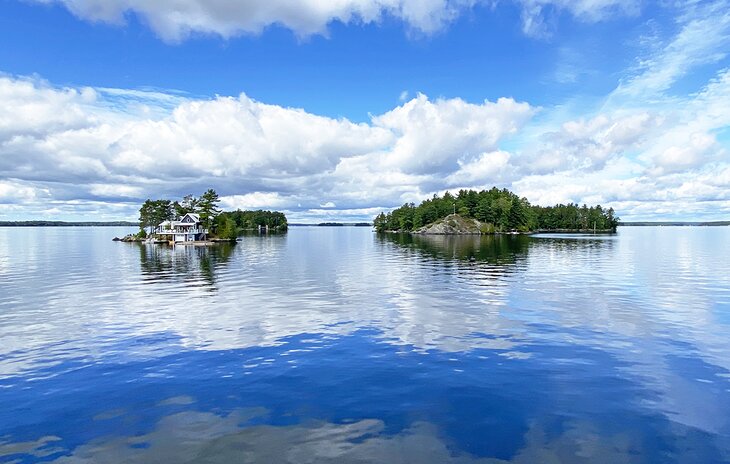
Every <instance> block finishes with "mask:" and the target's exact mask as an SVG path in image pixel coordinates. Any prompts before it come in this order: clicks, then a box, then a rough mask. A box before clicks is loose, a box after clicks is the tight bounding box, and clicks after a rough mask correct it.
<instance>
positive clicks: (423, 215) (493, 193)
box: [373, 187, 619, 232]
mask: <svg viewBox="0 0 730 464" xmlns="http://www.w3.org/2000/svg"><path fill="white" fill-rule="evenodd" d="M454 212H456V213H458V214H460V215H461V216H464V217H469V218H474V219H477V220H478V221H480V222H482V223H485V224H487V230H489V231H492V232H508V231H512V230H516V231H523V232H526V231H531V230H559V229H568V230H590V229H595V230H613V231H615V230H616V226H618V221H619V219H618V217H617V216H616V215H615V213H614V210H613V208H609V209H604V208H602V207H601V206H600V205H597V206H591V207H588V206H587V205H583V206H578V205H577V204H574V203H568V204H567V205H563V204H559V205H555V206H548V207H544V206H533V205H531V204H530V202H529V201H527V198H524V197H523V198H520V197H519V196H517V195H515V194H514V193H512V192H510V191H509V190H507V189H502V190H500V189H498V188H496V187H492V188H491V189H490V190H482V191H475V190H460V191H459V193H458V194H457V195H456V196H454V195H452V194H451V193H449V192H446V193H445V194H444V196H443V197H439V196H438V195H434V196H433V198H429V199H428V200H425V201H423V202H422V203H421V204H420V205H418V206H416V205H415V204H414V203H406V204H404V205H403V206H401V207H400V208H396V209H394V210H393V211H391V212H390V213H380V214H379V215H378V216H377V217H376V218H375V219H374V221H373V226H374V227H375V229H376V230H377V231H379V232H383V231H388V230H391V231H403V232H410V231H413V230H416V229H418V228H420V227H422V226H425V225H428V224H430V223H432V222H434V221H436V220H438V219H441V218H444V217H446V216H448V215H449V214H452V213H454Z"/></svg>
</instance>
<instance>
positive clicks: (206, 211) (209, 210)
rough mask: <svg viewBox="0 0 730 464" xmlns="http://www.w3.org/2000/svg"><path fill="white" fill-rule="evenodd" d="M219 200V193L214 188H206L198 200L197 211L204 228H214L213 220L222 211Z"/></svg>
mask: <svg viewBox="0 0 730 464" xmlns="http://www.w3.org/2000/svg"><path fill="white" fill-rule="evenodd" d="M219 202H220V199H219V198H218V194H217V193H216V192H215V190H213V189H208V190H206V191H205V193H204V194H202V195H201V196H200V198H199V199H198V200H197V205H196V212H197V213H198V214H199V215H200V222H201V223H202V224H203V227H204V228H206V229H212V228H213V220H214V219H215V218H216V216H218V214H220V212H221V210H220V209H219V208H218V203H219Z"/></svg>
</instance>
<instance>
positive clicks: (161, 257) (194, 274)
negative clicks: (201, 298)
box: [139, 243, 235, 290]
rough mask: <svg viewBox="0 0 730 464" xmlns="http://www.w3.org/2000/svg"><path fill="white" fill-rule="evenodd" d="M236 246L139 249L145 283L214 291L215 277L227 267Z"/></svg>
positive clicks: (143, 246)
mask: <svg viewBox="0 0 730 464" xmlns="http://www.w3.org/2000/svg"><path fill="white" fill-rule="evenodd" d="M234 250H235V243H218V244H215V245H211V246H181V245H177V246H168V245H159V244H158V245H148V244H141V245H139V253H140V260H139V261H140V265H141V267H142V275H143V277H144V281H145V282H149V283H154V282H158V281H161V280H166V281H170V280H172V281H179V282H186V283H197V284H202V285H204V286H207V287H209V288H210V289H211V290H214V289H215V281H216V273H217V272H218V271H219V270H220V269H221V267H222V266H225V265H226V264H227V263H228V262H229V260H230V259H231V256H232V255H233V252H234Z"/></svg>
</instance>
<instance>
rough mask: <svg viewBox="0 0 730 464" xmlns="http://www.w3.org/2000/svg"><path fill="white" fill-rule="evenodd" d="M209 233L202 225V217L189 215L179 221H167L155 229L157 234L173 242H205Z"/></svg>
mask: <svg viewBox="0 0 730 464" xmlns="http://www.w3.org/2000/svg"><path fill="white" fill-rule="evenodd" d="M207 233H208V230H207V229H203V228H202V225H201V223H200V216H198V215H197V214H192V213H188V214H186V215H185V216H183V217H182V218H180V220H179V221H165V222H163V223H161V224H160V225H159V226H157V228H156V229H155V234H157V235H158V236H161V237H163V238H165V239H166V240H170V241H171V242H193V241H195V240H203V239H204V238H205V235H206V234H207Z"/></svg>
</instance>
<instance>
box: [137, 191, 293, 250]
mask: <svg viewBox="0 0 730 464" xmlns="http://www.w3.org/2000/svg"><path fill="white" fill-rule="evenodd" d="M219 203H220V197H219V196H218V193H216V191H215V190H213V189H208V190H206V191H205V192H204V193H203V194H202V195H200V196H199V197H195V196H193V195H186V196H185V197H183V199H182V200H181V201H174V202H173V201H170V200H150V199H147V200H146V201H145V202H144V203H143V204H142V207H141V208H140V209H139V225H140V228H141V229H142V230H143V231H144V229H145V228H150V229H152V228H154V227H157V226H158V225H159V224H160V223H162V222H164V221H171V220H175V219H179V218H182V217H183V216H185V214H187V213H194V214H197V215H198V216H200V222H201V223H202V224H203V227H204V228H206V229H208V230H209V231H210V233H211V234H213V235H215V236H217V237H220V238H229V239H233V238H236V237H237V236H238V232H239V231H240V230H242V229H257V228H258V227H259V226H264V227H266V226H268V228H269V230H273V231H284V230H286V229H287V227H288V224H287V220H286V216H285V215H284V213H280V212H278V211H263V210H258V211H241V210H240V209H239V210H236V211H225V212H223V211H221V209H220V208H219V207H218V204H219Z"/></svg>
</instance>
